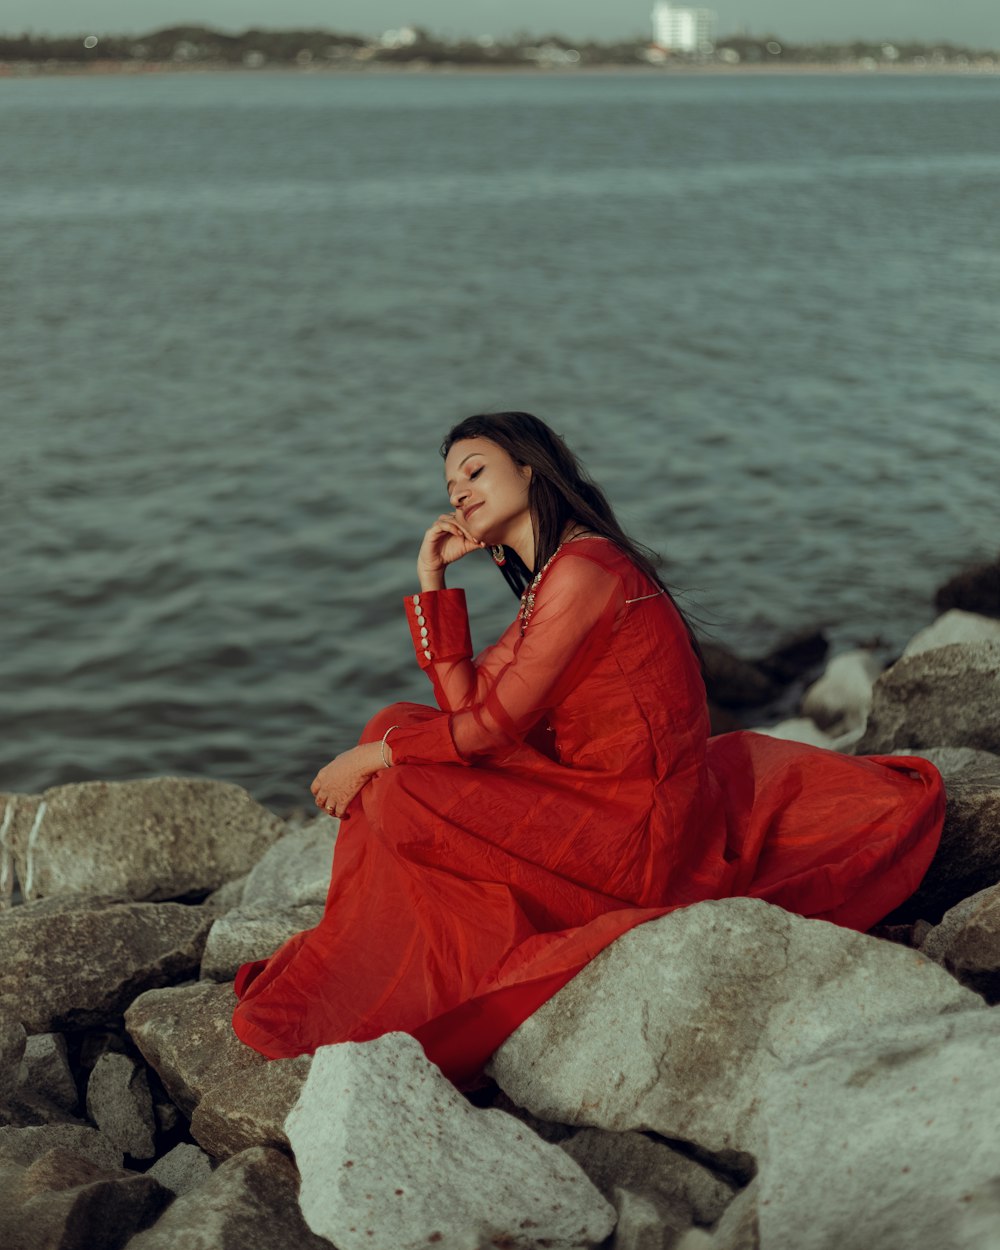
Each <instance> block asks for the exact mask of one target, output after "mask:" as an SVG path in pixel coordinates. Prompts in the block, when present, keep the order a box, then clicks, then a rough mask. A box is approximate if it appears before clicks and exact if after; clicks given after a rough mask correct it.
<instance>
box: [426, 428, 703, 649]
mask: <svg viewBox="0 0 1000 1250" xmlns="http://www.w3.org/2000/svg"><path fill="white" fill-rule="evenodd" d="M466 438H488V439H489V440H490V442H492V443H496V445H497V446H498V447H501V448H503V450H504V451H505V452H506V453H507V454H508V455H509V456H510V457H511V459H512V460H513V461H514V462H515V464H518V465H520V466H522V467H523V466H524V465H527V466H529V467H530V469H531V480H530V482H529V484H528V507H529V508H530V509H531V525H532V529H533V530H534V536H535V567H534V568H533V569H529V568H527V567H526V566H525V564H524V562H523V561H522V560H521V558H520V556H519V555H518V554H517V552H516V551H514V550H513V549H512V548H510V547H505V548H504V553H505V555H506V559H505V562H504V564H503V565H502V567H501V570H500V571H501V572H502V573H503V575H504V578H505V579H506V581H507V584H508V585H509V586H510V588H511V590H513V592H514V594H515V595H521V594H522V593H523V592H524V590H525V588H526V587H527V585H528V584H529V582H530V581H531V579H532V578H533V577H534V576H535V574H536V573H537V572H538V571H539V569H543V568H544V567H545V565H546V564H547V563H548V561H549V560H551V558H552V556H553V555H554V554H555V552H556V549H557V548H558V546H559V541H560V538H561V536H562V534H563V532H564V530H565V529H566V526H567V524H569V523H572V522H575V523H576V524H578V525H582V526H584V527H585V528H586V530H587V532H588V533H591V534H598V535H600V536H601V537H602V538H608V539H610V540H611V541H612V542H613V543H615V545H616V546H617V547H618V548H619V549H620V550H621V551H622V552H623V553H624V554H625V555H626V556H628V558H629V559H630V560H631V561H632V563H633V564H634V565H635V566H636V568H638V569H640V570H641V571H642V572H643V573H645V575H646V576H647V577H648V578H649V579H650V581H651V582H653V583H655V584H656V585H657V586H659V587H661V589H662V590H663V591H665V593H666V594H667V596H668V598H669V599H670V601H671V602H672V603H673V605H674V607H675V608H677V612H678V614H679V615H680V618H681V620H682V621H683V622H684V626H685V628H686V629H687V632H688V637H689V638H690V640H691V646H692V647H693V649H694V653H695V655H696V656H697V657H698V660H699V662H700V663H701V665H702V669H703V670H704V657H703V655H702V651H701V647H700V645H699V643H698V638H697V635H696V634H695V632H694V629H693V627H692V625H691V622H690V621H689V620H688V619H687V617H686V616H685V615H684V613H683V612H682V611H681V609H680V608H679V607H678V605H677V601H676V600H675V599H674V596H673V594H672V593H671V591H670V587H669V586H667V584H666V583H665V582H664V581H663V579H662V578H661V577H660V575H659V573H658V572H657V565H658V564H659V563H660V559H659V557H658V556H657V555H656V553H655V552H654V551H651V550H650V549H649V548H648V547H646V546H643V544H642V543H637V542H636V541H635V539H633V538H629V536H628V535H627V534H626V533H625V531H624V530H623V529H622V527H621V526H620V525H619V523H618V519H617V517H616V516H615V514H614V510H613V509H612V507H611V504H610V503H608V500H607V497H606V496H605V494H604V491H602V490H601V488H600V487H599V486H598V485H597V483H596V482H595V481H594V480H593V479H592V478H591V477H590V475H589V474H588V473H587V471H586V470H585V469H584V468H583V466H582V465H581V464H580V462H579V460H578V459H577V458H576V456H575V455H574V454H573V453H572V452H571V451H570V449H569V448H568V447H567V446H566V444H565V443H564V442H563V440H562V439H561V438H560V437H559V435H558V434H556V433H555V432H554V431H553V430H550V429H549V427H548V426H547V425H546V424H545V422H544V421H541V420H539V418H538V417H534V416H532V415H531V413H530V412H489V413H481V414H479V415H478V416H474V417H466V418H465V420H464V421H459V423H458V425H456V426H454V427H453V428H452V429H451V430H449V431H448V434H447V435H446V437H445V440H444V442H443V443H442V444H441V455H442V456H447V454H448V452H449V451H450V450H451V448H452V446H453V445H454V444H455V443H457V442H460V441H461V440H462V439H466Z"/></svg>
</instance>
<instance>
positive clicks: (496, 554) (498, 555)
mask: <svg viewBox="0 0 1000 1250" xmlns="http://www.w3.org/2000/svg"><path fill="white" fill-rule="evenodd" d="M490 555H491V556H492V557H493V563H494V564H495V565H496V566H497V568H498V569H502V568H503V566H504V565H505V564H506V563H507V552H506V551H504V549H503V547H502V546H501V545H500V544H499V543H497V545H496V546H495V547H491V548H490Z"/></svg>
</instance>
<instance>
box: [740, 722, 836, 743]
mask: <svg viewBox="0 0 1000 1250" xmlns="http://www.w3.org/2000/svg"><path fill="white" fill-rule="evenodd" d="M753 732H754V733H758V734H767V736H768V737H769V738H782V739H785V740H786V741H788V742H807V743H808V744H809V745H810V746H813V747H826V748H827V749H828V750H833V744H834V737H833V735H832V734H828V733H824V732H823V730H822V729H820V727H819V726H818V725H817V724H816V722H815V721H812V720H810V719H809V717H808V716H792V717H790V718H789V719H788V720H783V721H779V722H778V724H777V725H757V726H755V728H754V731H753Z"/></svg>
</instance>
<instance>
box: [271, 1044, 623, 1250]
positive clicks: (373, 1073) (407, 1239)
mask: <svg viewBox="0 0 1000 1250" xmlns="http://www.w3.org/2000/svg"><path fill="white" fill-rule="evenodd" d="M285 1127H286V1132H287V1133H288V1139H289V1141H290V1142H291V1144H292V1149H293V1150H294V1152H295V1160H296V1163H297V1165H298V1169H299V1172H300V1174H301V1177H302V1189H301V1193H300V1198H299V1201H300V1204H301V1207H302V1212H303V1215H304V1216H305V1218H306V1222H307V1223H308V1225H309V1227H310V1228H311V1229H312V1230H313V1232H315V1233H317V1234H319V1235H320V1236H323V1237H326V1238H327V1239H328V1240H329V1241H332V1242H333V1243H334V1244H335V1245H336V1246H337V1247H338V1250H359V1248H360V1247H366V1248H367V1250H411V1248H412V1250H416V1248H417V1247H420V1248H421V1250H423V1248H424V1247H426V1246H428V1245H435V1244H438V1245H441V1246H443V1247H455V1248H456V1250H458V1248H462V1250H466V1248H468V1250H476V1248H477V1247H480V1246H488V1245H494V1246H499V1245H503V1246H508V1247H510V1248H511V1250H530V1248H531V1247H536V1246H538V1247H541V1246H546V1247H550V1248H551V1250H569V1247H585V1246H593V1245H596V1244H598V1243H599V1242H602V1241H603V1240H604V1239H605V1237H607V1235H608V1234H609V1233H610V1232H611V1229H612V1227H613V1226H614V1222H615V1214H614V1210H613V1208H612V1207H610V1206H609V1205H608V1203H607V1202H606V1201H605V1200H604V1199H603V1198H602V1197H601V1195H600V1194H599V1193H598V1191H597V1190H596V1189H595V1188H594V1186H593V1185H591V1183H590V1181H589V1180H588V1179H587V1177H586V1176H585V1175H584V1173H583V1172H582V1171H581V1169H580V1168H579V1167H578V1166H577V1164H576V1163H574V1162H573V1161H572V1159H570V1158H569V1157H568V1156H567V1155H566V1154H565V1153H564V1152H563V1151H562V1150H560V1148H559V1147H558V1146H554V1145H549V1144H548V1143H547V1142H543V1141H542V1140H541V1138H539V1137H536V1136H535V1135H534V1134H533V1133H532V1132H531V1131H530V1129H528V1128H527V1126H526V1125H524V1124H523V1123H521V1122H520V1121H519V1120H516V1119H514V1118H513V1117H512V1116H509V1115H507V1114H506V1113H505V1112H503V1111H497V1110H493V1109H490V1110H478V1109H477V1108H475V1107H473V1106H472V1105H471V1104H470V1103H469V1102H468V1101H467V1100H466V1099H465V1098H463V1097H462V1095H461V1094H459V1093H458V1091H457V1090H456V1089H455V1087H454V1086H453V1085H452V1084H451V1082H450V1081H448V1080H447V1079H446V1078H445V1077H444V1076H442V1074H441V1072H440V1070H439V1069H438V1068H436V1067H435V1066H434V1065H433V1064H432V1063H430V1062H429V1061H428V1060H427V1058H426V1057H425V1055H424V1053H423V1050H422V1049H421V1047H420V1044H419V1043H418V1042H417V1041H415V1040H414V1039H413V1038H412V1037H409V1036H408V1035H406V1034H403V1033H390V1034H387V1035H385V1036H384V1037H380V1038H377V1039H376V1040H375V1041H371V1042H364V1043H352V1042H347V1043H343V1044H341V1045H337V1046H324V1047H321V1048H320V1050H318V1051H317V1052H316V1055H315V1056H314V1058H313V1063H312V1067H311V1069H310V1072H309V1076H308V1079H307V1080H306V1084H305V1088H304V1089H303V1091H302V1095H301V1097H300V1098H299V1100H298V1102H297V1103H296V1104H295V1107H294V1109H293V1110H292V1113H291V1115H290V1116H289V1117H288V1121H287V1124H286V1126H285Z"/></svg>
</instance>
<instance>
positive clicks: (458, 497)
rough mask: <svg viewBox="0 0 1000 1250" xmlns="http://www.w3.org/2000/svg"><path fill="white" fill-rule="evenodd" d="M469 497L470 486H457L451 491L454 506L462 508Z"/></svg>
mask: <svg viewBox="0 0 1000 1250" xmlns="http://www.w3.org/2000/svg"><path fill="white" fill-rule="evenodd" d="M468 497H469V490H468V487H466V486H456V487H455V489H454V490H453V491H452V492H451V506H452V507H453V508H460V507H461V506H462V504H463V503H464V502H465V500H466V499H468Z"/></svg>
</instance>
